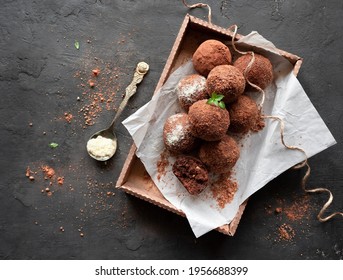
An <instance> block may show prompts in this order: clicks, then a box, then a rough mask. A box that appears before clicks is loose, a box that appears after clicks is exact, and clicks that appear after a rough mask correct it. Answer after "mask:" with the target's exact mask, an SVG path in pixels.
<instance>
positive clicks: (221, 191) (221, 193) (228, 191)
mask: <svg viewBox="0 0 343 280" xmlns="http://www.w3.org/2000/svg"><path fill="white" fill-rule="evenodd" d="M237 188H238V184H237V182H235V181H234V180H232V178H231V177H230V174H222V175H220V177H219V179H218V180H217V181H215V182H213V183H212V184H211V192H212V195H213V198H214V199H215V200H216V201H217V204H218V206H219V207H220V208H224V207H225V205H226V204H228V203H230V202H231V201H232V200H233V198H234V196H235V193H236V191H237Z"/></svg>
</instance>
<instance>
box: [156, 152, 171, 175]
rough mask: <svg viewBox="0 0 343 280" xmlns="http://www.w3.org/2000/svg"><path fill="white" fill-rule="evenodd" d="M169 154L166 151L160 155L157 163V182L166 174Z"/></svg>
mask: <svg viewBox="0 0 343 280" xmlns="http://www.w3.org/2000/svg"><path fill="white" fill-rule="evenodd" d="M169 155H170V153H169V151H168V150H166V149H165V150H164V151H163V152H162V153H161V157H160V160H159V161H158V162H157V180H160V179H161V176H164V175H165V174H166V172H167V171H166V167H167V166H168V165H169V161H168V157H169Z"/></svg>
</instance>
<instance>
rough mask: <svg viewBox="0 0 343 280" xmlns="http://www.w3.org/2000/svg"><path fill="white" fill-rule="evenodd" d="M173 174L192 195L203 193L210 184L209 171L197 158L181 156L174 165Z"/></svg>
mask: <svg viewBox="0 0 343 280" xmlns="http://www.w3.org/2000/svg"><path fill="white" fill-rule="evenodd" d="M173 173H174V175H175V176H176V177H177V178H178V179H179V180H180V182H181V184H182V185H183V186H184V187H185V189H186V190H187V191H188V192H189V193H190V194H192V195H194V194H199V193H201V192H202V191H203V190H204V189H205V188H206V187H207V182H208V171H207V169H206V167H205V165H204V164H203V163H202V162H201V161H200V160H199V159H197V158H194V157H190V156H180V157H178V158H177V159H176V161H175V163H174V164H173Z"/></svg>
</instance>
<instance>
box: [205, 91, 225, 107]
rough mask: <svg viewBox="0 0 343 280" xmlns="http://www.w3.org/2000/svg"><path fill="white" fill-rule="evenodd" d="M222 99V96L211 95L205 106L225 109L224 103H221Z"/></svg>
mask: <svg viewBox="0 0 343 280" xmlns="http://www.w3.org/2000/svg"><path fill="white" fill-rule="evenodd" d="M223 98H224V95H222V94H217V93H215V92H213V93H212V95H211V98H209V99H208V100H207V104H210V105H215V106H218V107H219V108H222V109H225V103H224V102H223V101H221V100H222V99H223Z"/></svg>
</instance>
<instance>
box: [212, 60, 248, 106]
mask: <svg viewBox="0 0 343 280" xmlns="http://www.w3.org/2000/svg"><path fill="white" fill-rule="evenodd" d="M206 87H207V92H208V94H209V95H210V96H211V95H212V93H213V92H215V93H217V94H222V95H224V99H223V101H224V102H225V103H230V102H233V101H235V100H236V99H237V98H238V96H240V95H241V94H242V93H243V92H244V89H245V78H244V76H243V74H242V72H241V71H240V70H239V69H238V68H236V67H234V66H232V65H220V66H217V67H215V68H213V69H212V71H211V72H210V74H208V77H207V81H206Z"/></svg>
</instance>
